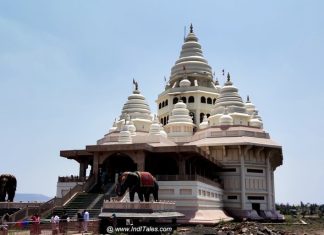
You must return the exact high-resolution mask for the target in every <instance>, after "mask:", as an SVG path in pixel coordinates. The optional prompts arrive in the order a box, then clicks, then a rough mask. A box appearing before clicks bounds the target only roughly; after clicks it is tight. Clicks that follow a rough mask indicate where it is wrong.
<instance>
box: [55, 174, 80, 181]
mask: <svg viewBox="0 0 324 235" xmlns="http://www.w3.org/2000/svg"><path fill="white" fill-rule="evenodd" d="M82 181H84V179H83V178H80V177H79V176H78V175H71V176H59V177H58V182H82Z"/></svg>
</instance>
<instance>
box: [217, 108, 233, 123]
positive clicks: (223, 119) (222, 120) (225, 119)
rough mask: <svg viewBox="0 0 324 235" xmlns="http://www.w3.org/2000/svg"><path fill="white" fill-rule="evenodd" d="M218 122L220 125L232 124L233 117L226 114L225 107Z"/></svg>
mask: <svg viewBox="0 0 324 235" xmlns="http://www.w3.org/2000/svg"><path fill="white" fill-rule="evenodd" d="M219 124H220V125H221V126H230V125H233V118H232V117H231V116H230V115H229V114H228V112H227V108H226V107H225V109H224V113H223V115H222V116H221V117H220V119H219Z"/></svg>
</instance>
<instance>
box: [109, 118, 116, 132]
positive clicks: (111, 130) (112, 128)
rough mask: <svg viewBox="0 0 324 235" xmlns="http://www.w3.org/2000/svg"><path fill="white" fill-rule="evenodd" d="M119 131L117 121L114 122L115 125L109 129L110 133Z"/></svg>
mask: <svg viewBox="0 0 324 235" xmlns="http://www.w3.org/2000/svg"><path fill="white" fill-rule="evenodd" d="M114 131H117V124H116V119H115V121H114V124H113V125H112V127H111V128H110V129H109V133H111V132H114Z"/></svg>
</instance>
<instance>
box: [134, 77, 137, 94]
mask: <svg viewBox="0 0 324 235" xmlns="http://www.w3.org/2000/svg"><path fill="white" fill-rule="evenodd" d="M133 84H134V86H135V89H134V91H138V83H137V82H136V81H135V79H134V78H133Z"/></svg>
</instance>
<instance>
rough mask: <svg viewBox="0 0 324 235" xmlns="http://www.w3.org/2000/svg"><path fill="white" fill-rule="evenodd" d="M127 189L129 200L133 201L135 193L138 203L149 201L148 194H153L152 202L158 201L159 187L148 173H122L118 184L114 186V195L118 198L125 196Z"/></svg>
mask: <svg viewBox="0 0 324 235" xmlns="http://www.w3.org/2000/svg"><path fill="white" fill-rule="evenodd" d="M127 189H129V200H130V201H131V202H133V201H134V196H135V193H137V194H138V197H139V199H140V201H141V202H142V201H143V196H144V198H145V201H146V202H148V201H149V200H150V194H151V193H152V194H153V197H154V201H158V200H159V197H158V191H159V185H158V183H157V182H156V179H155V178H154V177H153V176H152V175H151V173H149V172H144V171H136V172H124V173H122V174H121V175H120V176H119V177H118V183H117V184H116V193H117V195H118V196H122V195H124V194H125V192H126V190H127Z"/></svg>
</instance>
